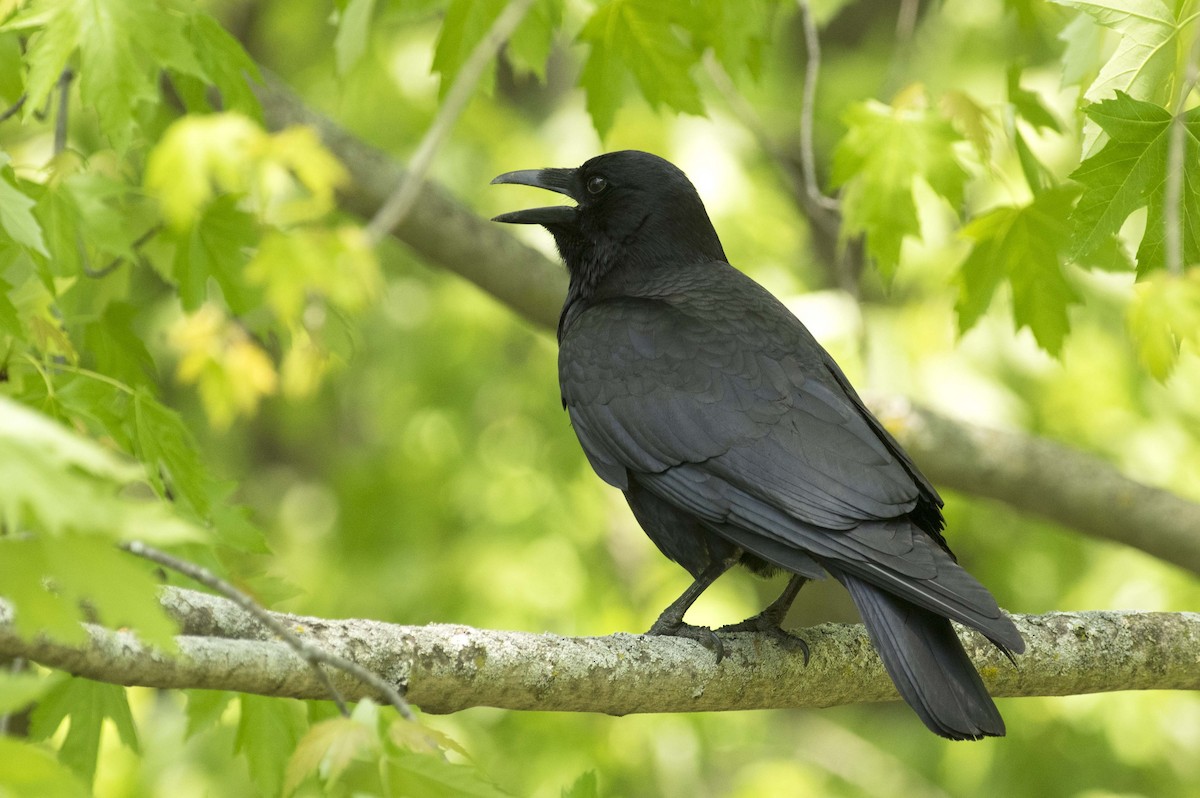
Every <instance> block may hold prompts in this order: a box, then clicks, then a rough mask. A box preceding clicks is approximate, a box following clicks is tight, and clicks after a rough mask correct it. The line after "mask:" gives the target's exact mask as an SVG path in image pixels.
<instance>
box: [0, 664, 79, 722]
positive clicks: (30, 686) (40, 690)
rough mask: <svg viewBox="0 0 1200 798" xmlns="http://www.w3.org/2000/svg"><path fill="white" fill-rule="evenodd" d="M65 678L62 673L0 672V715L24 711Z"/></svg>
mask: <svg viewBox="0 0 1200 798" xmlns="http://www.w3.org/2000/svg"><path fill="white" fill-rule="evenodd" d="M66 678H67V675H66V674H65V673H63V672H62V671H54V672H52V673H50V674H48V675H43V674H38V673H29V672H26V673H14V672H11V671H0V715H11V714H12V713H14V712H18V711H20V710H22V709H25V708H26V707H28V706H29V705H30V704H32V703H33V702H34V701H37V700H38V699H39V698H41V697H42V695H43V694H44V693H46V691H48V690H50V689H51V688H53V687H55V686H57V685H58V684H59V683H61V682H62V681H63V679H66Z"/></svg>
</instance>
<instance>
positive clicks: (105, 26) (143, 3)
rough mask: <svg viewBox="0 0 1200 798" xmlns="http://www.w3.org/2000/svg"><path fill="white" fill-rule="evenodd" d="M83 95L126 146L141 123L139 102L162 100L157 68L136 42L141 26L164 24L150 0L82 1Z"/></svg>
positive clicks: (119, 143) (120, 146)
mask: <svg viewBox="0 0 1200 798" xmlns="http://www.w3.org/2000/svg"><path fill="white" fill-rule="evenodd" d="M78 13H79V14H80V17H81V20H80V36H79V54H80V70H79V72H80V74H79V97H80V100H82V101H83V103H84V104H85V105H86V106H87V107H88V108H91V109H92V110H94V111H95V113H96V115H97V117H98V118H99V120H100V127H101V129H102V130H104V132H105V133H106V134H107V135H108V137H109V139H110V140H111V141H112V142H113V144H114V146H115V147H116V148H117V149H118V150H125V149H126V148H127V147H128V146H129V144H130V142H131V141H132V138H133V133H134V130H135V129H136V127H137V116H136V113H137V107H138V106H139V105H141V104H142V103H146V104H149V103H153V102H155V101H156V100H157V99H158V90H157V86H156V84H155V74H156V73H155V70H154V68H153V64H152V62H150V61H149V60H148V59H147V58H146V57H145V55H144V53H143V52H142V51H141V48H140V47H138V46H136V45H137V43H138V41H139V40H140V39H143V34H142V33H141V31H146V30H147V29H150V28H157V27H160V26H158V25H156V22H157V21H158V20H159V19H160V17H161V12H160V11H159V10H158V9H157V8H155V7H154V4H153V3H152V2H149V1H148V0H91V1H90V2H88V3H81V4H79V12H78Z"/></svg>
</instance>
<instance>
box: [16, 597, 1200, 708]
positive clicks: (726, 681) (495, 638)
mask: <svg viewBox="0 0 1200 798" xmlns="http://www.w3.org/2000/svg"><path fill="white" fill-rule="evenodd" d="M163 604H164V606H165V607H166V608H167V609H168V611H169V612H170V613H171V614H172V615H174V616H175V617H176V619H177V620H179V621H180V623H181V628H182V634H181V635H180V636H179V637H178V638H177V642H178V649H179V650H178V653H172V654H167V653H163V652H158V651H153V650H149V649H148V648H147V647H145V646H143V645H142V644H141V643H139V642H138V641H137V639H136V637H135V636H134V635H132V634H130V633H128V632H113V631H110V630H107V629H102V628H99V627H96V626H89V627H88V632H89V636H90V642H89V644H88V645H86V646H82V647H72V646H68V645H63V644H59V643H55V642H52V641H49V640H45V639H35V640H29V639H25V638H21V637H19V636H17V635H16V634H15V633H14V632H13V630H12V626H11V612H10V610H9V608H8V607H7V606H6V605H3V604H0V656H5V657H24V658H27V659H29V660H32V661H34V662H38V663H41V664H43V665H46V666H48V667H54V668H60V669H62V670H66V671H70V672H71V673H75V674H77V675H81V676H86V677H88V678H90V679H96V680H99V681H105V682H112V683H115V684H124V685H142V686H148V687H161V688H207V689H219V690H236V691H240V692H248V693H258V694H261V695H269V696H286V697H292V698H307V699H325V698H328V697H329V696H328V693H327V691H326V688H324V687H322V685H321V683H320V681H319V680H317V678H316V677H315V676H314V675H313V673H312V671H311V669H310V668H309V666H308V664H307V663H305V662H304V661H303V660H302V659H301V658H300V657H299V656H297V655H296V654H295V653H294V652H293V651H292V650H291V649H290V648H289V647H288V646H287V645H286V644H284V643H282V642H279V641H277V640H274V639H271V638H270V635H269V633H267V632H265V631H263V629H262V627H261V626H260V625H259V624H258V623H257V622H256V621H254V620H253V619H252V618H250V617H249V616H248V615H247V614H246V613H245V611H243V610H241V609H240V608H238V607H237V606H236V605H235V604H233V602H230V601H228V600H226V599H223V598H217V597H214V596H210V595H208V594H205V593H199V592H195V591H190V590H180V589H174V588H171V589H167V590H165V591H164V594H163ZM278 617H279V619H280V620H281V621H283V622H285V623H286V624H288V626H289V628H291V629H293V630H295V631H296V633H297V634H300V635H302V636H303V637H304V638H306V639H307V640H309V641H310V642H312V643H313V644H314V645H317V646H320V647H322V648H325V649H327V650H329V651H331V652H332V653H335V654H338V655H340V656H343V657H346V658H347V659H349V660H351V661H353V662H356V663H358V664H359V665H362V666H363V667H366V668H368V669H370V670H372V671H374V672H376V673H378V674H380V675H381V676H383V677H384V678H386V679H387V680H388V681H390V682H392V683H394V684H396V685H398V686H400V687H402V688H404V689H405V691H406V697H407V698H408V700H409V701H411V702H412V703H413V704H415V705H417V706H419V707H420V708H421V709H423V710H424V711H426V712H431V713H447V712H457V711H459V710H462V709H466V708H469V707H475V706H492V707H502V708H507V709H524V710H539V711H567V712H602V713H606V714H610V715H625V714H629V713H635V712H695V711H718V710H741V709H762V708H785V707H826V706H833V705H837V704H851V703H865V702H874V701H890V700H895V699H896V692H895V689H894V688H893V686H892V683H891V681H890V680H889V679H888V677H887V675H886V674H885V673H884V670H883V666H882V665H881V664H880V661H879V658H878V656H877V655H876V654H875V652H874V649H873V648H872V647H871V644H870V642H869V641H868V640H867V636H866V632H865V630H864V628H863V627H862V626H860V625H843V624H823V625H820V626H815V627H812V628H809V629H803V630H799V631H798V632H797V633H798V634H799V635H800V636H802V637H803V638H804V639H805V640H806V641H807V642H808V645H809V647H810V648H811V650H812V659H811V661H810V662H809V663H808V665H807V666H805V664H804V660H803V657H802V656H801V655H800V654H799V653H798V652H796V651H795V650H793V649H788V648H784V647H781V646H779V645H778V644H776V643H775V642H773V641H770V640H766V639H763V638H762V637H759V636H757V635H754V634H735V635H726V636H724V642H725V648H726V657H725V659H724V660H723V661H722V662H721V663H720V664H718V663H716V662H715V658H714V657H713V655H712V653H711V652H710V651H708V650H707V649H704V648H702V647H700V646H699V645H697V644H695V643H693V642H691V641H686V640H679V639H675V638H660V637H646V636H643V635H635V634H626V633H617V634H613V635H609V636H606V637H581V638H569V637H561V636H558V635H553V634H534V633H529V632H503V631H492V630H486V629H475V628H471V627H467V626H455V625H447V624H434V625H429V626H399V625H395V624H387V623H382V622H379V621H368V620H327V619H322V618H309V617H302V616H295V615H287V614H278ZM1014 619H1015V621H1016V623H1017V626H1018V627H1019V628H1020V630H1021V632H1022V634H1023V635H1024V636H1025V639H1026V642H1027V645H1028V651H1027V653H1026V654H1024V655H1023V656H1020V657H1018V658H1017V664H1016V665H1015V666H1014V665H1013V664H1012V663H1010V662H1009V661H1008V660H1006V659H1005V658H1004V657H1003V656H1002V655H1001V654H1000V653H999V652H998V651H996V650H995V649H994V648H992V646H991V645H990V644H989V643H987V641H986V640H984V639H983V638H981V637H980V636H979V635H977V634H974V633H973V632H967V631H964V630H960V635H961V637H962V639H963V641H964V643H965V645H966V647H967V651H968V653H969V654H970V655H971V657H972V659H973V660H974V661H975V663H976V665H977V666H978V667H979V669H980V672H981V674H982V675H983V678H984V681H985V682H986V683H987V685H988V687H989V689H990V690H991V691H992V693H993V695H996V696H1054V695H1075V694H1080V693H1095V692H1107V691H1115V690H1196V689H1200V614H1198V613H1162V612H1075V613H1067V612H1059V613H1050V614H1047V615H1025V616H1014ZM330 676H331V678H332V680H333V682H334V683H335V684H336V686H337V688H338V689H339V691H341V692H342V694H343V695H344V696H345V697H346V698H347V699H351V700H358V699H362V698H366V697H370V698H375V699H378V698H379V696H378V695H376V694H375V693H374V692H373V691H372V690H371V688H369V687H368V686H366V685H364V684H362V683H360V682H357V681H356V680H354V679H353V678H352V677H350V676H348V675H346V674H343V673H330Z"/></svg>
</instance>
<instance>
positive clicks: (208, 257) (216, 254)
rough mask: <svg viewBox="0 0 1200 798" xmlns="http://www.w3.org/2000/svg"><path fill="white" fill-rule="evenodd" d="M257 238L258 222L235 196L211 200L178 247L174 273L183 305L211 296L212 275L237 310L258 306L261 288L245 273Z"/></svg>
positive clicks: (190, 305) (190, 307)
mask: <svg viewBox="0 0 1200 798" xmlns="http://www.w3.org/2000/svg"><path fill="white" fill-rule="evenodd" d="M257 239H258V224H257V222H256V221H255V219H254V217H253V216H251V215H250V214H248V213H246V212H245V211H242V210H240V209H239V208H238V202H237V199H236V198H235V197H232V196H223V197H219V198H217V199H216V200H215V201H213V202H211V203H210V204H209V205H208V206H207V207H206V208H205V210H204V212H203V213H202V214H201V216H200V219H199V220H198V222H197V224H196V225H195V226H194V227H193V228H191V230H189V231H187V233H186V234H185V237H184V240H183V241H181V242H180V244H179V246H178V247H177V248H176V250H175V262H174V264H173V268H174V277H175V279H176V280H178V283H179V298H180V299H181V300H182V302H183V307H184V308H185V309H186V310H194V309H195V308H197V307H199V306H200V305H201V304H202V303H203V302H204V301H205V300H206V299H208V297H209V290H208V289H209V285H208V280H209V278H210V277H211V278H213V279H214V280H216V282H217V285H219V286H220V287H221V293H222V295H223V296H224V297H225V301H226V302H227V303H229V307H230V309H231V310H232V311H233V312H234V313H246V312H248V311H250V310H251V309H253V308H255V307H257V306H258V305H259V300H258V297H257V295H256V293H257V292H256V291H254V290H253V289H252V288H251V287H250V286H249V285H248V284H247V282H246V277H245V267H246V263H247V262H248V261H249V258H250V255H249V252H250V246H251V245H252V244H253V243H254V242H255V241H256V240H257Z"/></svg>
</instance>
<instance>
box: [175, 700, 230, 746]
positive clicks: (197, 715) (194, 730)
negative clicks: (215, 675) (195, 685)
mask: <svg viewBox="0 0 1200 798" xmlns="http://www.w3.org/2000/svg"><path fill="white" fill-rule="evenodd" d="M184 695H186V696H187V708H186V712H187V738H188V739H189V740H190V739H191V738H192V737H195V736H196V735H197V734H200V733H201V732H203V731H206V730H207V729H210V728H213V727H214V726H216V725H217V723H218V722H220V720H221V716H222V715H223V714H225V708H226V707H228V706H229V702H230V701H232V700H233V699H234V697H235V695H236V694H235V693H231V692H229V691H227V690H185V691H184Z"/></svg>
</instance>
